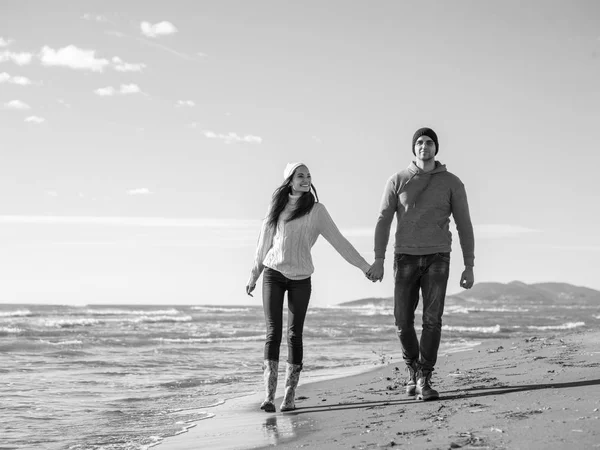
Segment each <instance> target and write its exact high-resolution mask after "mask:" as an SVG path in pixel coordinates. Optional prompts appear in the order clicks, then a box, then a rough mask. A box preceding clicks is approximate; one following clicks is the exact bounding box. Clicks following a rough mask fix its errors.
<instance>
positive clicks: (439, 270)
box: [367, 128, 475, 400]
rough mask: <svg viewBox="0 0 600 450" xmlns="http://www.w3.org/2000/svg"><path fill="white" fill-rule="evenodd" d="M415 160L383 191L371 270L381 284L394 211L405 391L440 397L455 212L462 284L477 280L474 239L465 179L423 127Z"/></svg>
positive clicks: (424, 397)
mask: <svg viewBox="0 0 600 450" xmlns="http://www.w3.org/2000/svg"><path fill="white" fill-rule="evenodd" d="M412 147H413V154H414V155H415V160H414V161H413V162H412V163H411V164H410V165H409V166H408V168H407V169H405V170H402V171H400V172H398V173H396V174H394V175H392V177H390V179H389V180H388V181H387V184H386V186H385V190H384V193H383V198H382V200H381V208H380V214H379V218H378V220H377V225H376V227H375V263H374V264H373V266H372V267H371V269H370V270H369V272H368V273H367V276H368V277H369V278H370V279H371V280H372V281H376V280H379V281H381V280H382V279H383V272H384V270H383V262H384V258H385V250H386V247H387V244H388V241H389V237H390V227H391V224H392V220H393V218H394V213H395V214H396V219H397V227H396V241H395V246H394V277H395V287H394V317H395V321H396V328H397V334H398V337H399V338H400V343H401V345H402V357H403V359H404V361H405V363H406V365H407V368H408V372H409V379H408V381H407V384H406V393H407V394H409V395H415V394H416V395H417V398H418V399H420V400H434V399H437V398H439V394H438V392H437V391H436V390H435V389H433V388H432V387H431V384H430V383H431V374H432V372H433V370H434V366H435V363H436V361H437V353H438V348H439V345H440V337H441V330H442V314H443V312H444V299H445V296H446V286H447V283H448V274H449V268H450V250H451V243H452V236H451V233H450V229H449V224H450V215H451V214H452V216H453V218H454V221H455V223H456V227H457V229H458V235H459V238H460V245H461V248H462V253H463V260H464V264H465V270H464V272H463V273H462V276H461V279H460V285H461V287H463V288H465V289H470V288H471V287H472V286H473V283H474V276H473V262H474V259H475V254H474V250H475V239H474V236H473V226H472V224H471V218H470V215H469V205H468V203H467V195H466V192H465V187H464V185H463V184H462V182H461V181H460V179H459V178H458V177H457V176H455V175H453V174H451V173H450V172H448V171H447V170H446V166H445V165H443V164H440V163H439V162H438V161H436V160H435V157H436V155H437V153H438V151H439V142H438V137H437V135H436V133H435V132H434V131H433V130H432V129H431V128H421V129H419V130H417V132H416V133H415V134H414V136H413V140H412ZM419 290H420V291H421V293H422V298H423V330H422V333H421V341H420V343H419V341H418V340H417V334H416V332H415V327H414V319H415V310H416V308H417V305H418V303H419Z"/></svg>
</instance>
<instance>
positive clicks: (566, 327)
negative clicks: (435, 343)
mask: <svg viewBox="0 0 600 450" xmlns="http://www.w3.org/2000/svg"><path fill="white" fill-rule="evenodd" d="M583 326H585V322H567V323H563V324H562V325H544V326H537V325H528V326H527V328H529V329H530V330H570V329H572V328H578V327H583Z"/></svg>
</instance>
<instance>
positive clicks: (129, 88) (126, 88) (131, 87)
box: [120, 84, 142, 94]
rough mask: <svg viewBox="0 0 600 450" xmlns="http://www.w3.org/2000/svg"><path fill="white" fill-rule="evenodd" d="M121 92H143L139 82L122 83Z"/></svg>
mask: <svg viewBox="0 0 600 450" xmlns="http://www.w3.org/2000/svg"><path fill="white" fill-rule="evenodd" d="M120 92H121V94H139V93H140V92H142V91H141V90H140V87H139V86H138V85H137V84H122V85H121V90H120Z"/></svg>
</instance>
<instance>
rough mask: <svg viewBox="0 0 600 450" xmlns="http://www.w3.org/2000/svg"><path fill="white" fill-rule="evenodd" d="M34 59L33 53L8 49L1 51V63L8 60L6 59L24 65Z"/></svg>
mask: <svg viewBox="0 0 600 450" xmlns="http://www.w3.org/2000/svg"><path fill="white" fill-rule="evenodd" d="M32 59H33V54H32V53H26V52H20V53H17V52H9V51H8V50H4V51H2V52H0V63H1V62H6V61H12V62H14V63H15V64H17V65H18V66H24V65H26V64H29V63H31V60H32Z"/></svg>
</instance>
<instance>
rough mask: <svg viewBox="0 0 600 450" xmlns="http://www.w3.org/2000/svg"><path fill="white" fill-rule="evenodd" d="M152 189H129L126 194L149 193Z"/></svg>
mask: <svg viewBox="0 0 600 450" xmlns="http://www.w3.org/2000/svg"><path fill="white" fill-rule="evenodd" d="M149 194H152V191H150V189H148V188H138V189H130V190H128V191H127V195H149Z"/></svg>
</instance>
